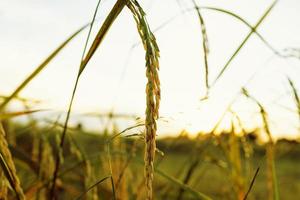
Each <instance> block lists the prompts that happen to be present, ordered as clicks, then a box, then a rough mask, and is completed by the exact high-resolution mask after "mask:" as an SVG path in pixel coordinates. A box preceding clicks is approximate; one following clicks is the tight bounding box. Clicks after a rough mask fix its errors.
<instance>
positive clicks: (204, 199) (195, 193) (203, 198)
mask: <svg viewBox="0 0 300 200" xmlns="http://www.w3.org/2000/svg"><path fill="white" fill-rule="evenodd" d="M155 173H157V174H159V175H161V176H162V177H164V178H165V179H167V180H168V181H170V182H171V183H173V184H175V185H177V186H179V187H180V188H182V189H184V190H186V191H187V192H189V193H190V194H192V195H193V196H194V197H196V198H197V199H200V200H211V198H210V197H208V196H206V195H205V194H203V193H200V192H198V191H196V190H194V189H193V188H191V187H190V186H188V185H186V184H184V183H182V182H181V181H179V180H178V179H175V178H173V177H172V176H169V175H168V174H166V173H164V172H163V171H161V170H159V169H157V168H156V169H155Z"/></svg>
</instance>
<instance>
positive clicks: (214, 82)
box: [210, 0, 278, 87]
mask: <svg viewBox="0 0 300 200" xmlns="http://www.w3.org/2000/svg"><path fill="white" fill-rule="evenodd" d="M277 2H278V0H275V1H274V2H273V3H272V4H271V6H270V7H269V8H268V9H267V10H266V12H265V13H264V14H263V16H262V17H261V18H260V19H259V20H258V22H257V23H256V24H255V26H254V27H253V29H252V30H251V31H250V32H249V33H248V35H247V36H246V37H245V38H244V40H243V41H242V43H241V44H240V45H239V46H238V48H237V49H236V50H235V51H234V53H233V54H232V55H231V57H230V58H229V59H228V61H227V62H226V64H225V65H224V66H223V68H222V69H221V71H220V72H219V74H218V75H217V77H216V79H215V80H214V81H213V82H212V84H211V85H210V87H212V86H214V85H215V84H216V82H217V81H218V80H219V78H220V77H221V76H222V75H223V73H224V72H225V70H226V69H227V67H228V66H229V64H230V63H231V61H232V60H233V59H234V58H235V56H236V55H237V54H238V53H239V52H240V50H241V49H242V48H243V46H244V45H245V44H246V42H247V41H248V39H249V38H250V36H251V35H252V34H253V33H254V31H255V30H256V29H257V28H258V27H259V25H260V24H261V23H262V22H263V20H264V19H265V18H266V17H267V16H268V14H269V13H270V12H271V10H272V9H273V8H274V6H275V5H276V3H277Z"/></svg>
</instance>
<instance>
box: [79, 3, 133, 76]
mask: <svg viewBox="0 0 300 200" xmlns="http://www.w3.org/2000/svg"><path fill="white" fill-rule="evenodd" d="M126 4H127V0H118V1H117V2H116V3H115V5H114V7H113V8H112V10H111V11H110V13H109V15H108V16H107V18H106V19H105V21H104V23H103V25H102V26H101V28H100V30H99V32H98V33H97V35H96V38H95V39H94V41H93V43H92V45H91V47H90V49H89V51H88V52H87V55H86V56H85V57H84V59H83V60H82V61H81V64H80V68H79V73H78V76H80V74H81V73H82V72H83V70H84V69H85V67H86V65H87V64H88V62H89V61H90V59H91V58H92V56H93V55H94V53H95V52H96V50H97V48H98V47H99V46H100V44H101V43H102V41H103V39H104V37H105V35H106V33H107V32H108V30H109V28H110V27H111V25H112V24H113V22H114V21H115V19H116V18H117V16H118V15H119V14H120V12H121V11H122V10H123V8H124V7H125V5H126Z"/></svg>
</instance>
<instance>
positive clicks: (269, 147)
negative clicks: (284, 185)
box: [242, 88, 280, 200]
mask: <svg viewBox="0 0 300 200" xmlns="http://www.w3.org/2000/svg"><path fill="white" fill-rule="evenodd" d="M242 93H243V94H244V95H245V96H246V97H248V98H249V99H251V100H252V101H254V102H255V103H256V104H257V105H258V107H259V109H260V115H261V118H262V122H263V129H264V131H265V132H266V134H267V136H268V143H267V144H266V155H267V188H268V199H269V200H279V199H280V198H279V188H278V183H277V175H276V168H275V161H274V160H275V143H274V140H273V138H272V134H271V131H270V127H269V120H268V115H267V112H266V111H265V109H264V107H263V106H262V104H261V103H260V102H259V101H258V100H257V99H255V98H254V97H252V96H250V94H249V93H248V91H247V90H246V89H245V88H243V89H242Z"/></svg>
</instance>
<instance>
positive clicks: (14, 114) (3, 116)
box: [0, 110, 42, 120]
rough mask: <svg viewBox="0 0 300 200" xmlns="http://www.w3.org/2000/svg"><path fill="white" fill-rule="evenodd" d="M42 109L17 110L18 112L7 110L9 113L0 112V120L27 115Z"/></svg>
mask: <svg viewBox="0 0 300 200" xmlns="http://www.w3.org/2000/svg"><path fill="white" fill-rule="evenodd" d="M40 111H42V110H27V111H18V112H9V113H1V114H0V120H5V119H10V118H13V117H19V116H22V115H29V114H32V113H35V112H40Z"/></svg>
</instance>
